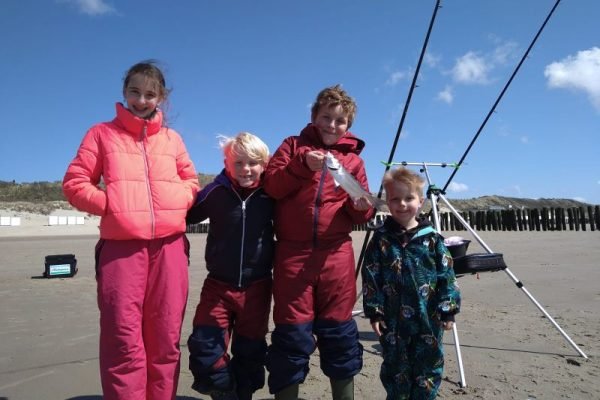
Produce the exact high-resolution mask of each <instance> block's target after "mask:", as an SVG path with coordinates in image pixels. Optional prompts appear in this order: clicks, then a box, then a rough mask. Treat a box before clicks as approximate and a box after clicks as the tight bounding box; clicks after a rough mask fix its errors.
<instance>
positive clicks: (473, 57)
mask: <svg viewBox="0 0 600 400" xmlns="http://www.w3.org/2000/svg"><path fill="white" fill-rule="evenodd" d="M490 69H491V65H489V64H488V63H487V62H486V61H485V59H484V58H483V57H481V56H479V55H477V54H475V53H474V52H472V51H469V52H468V53H467V54H465V55H464V56H462V57H459V58H458V59H457V60H456V64H455V65H454V67H453V68H452V77H453V78H454V80H455V81H457V82H460V83H466V84H484V83H487V82H488V80H489V79H488V76H487V74H488V72H489V70H490Z"/></svg>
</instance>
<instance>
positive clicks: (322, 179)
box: [313, 164, 327, 248]
mask: <svg viewBox="0 0 600 400" xmlns="http://www.w3.org/2000/svg"><path fill="white" fill-rule="evenodd" d="M325 168H327V167H326V166H325V164H323V170H321V177H320V178H319V189H318V190H317V197H316V198H315V217H314V219H313V248H314V247H317V244H318V237H317V233H318V228H319V199H320V198H321V192H322V191H323V184H324V183H325V176H326V175H327V174H324V173H323V172H324V171H325Z"/></svg>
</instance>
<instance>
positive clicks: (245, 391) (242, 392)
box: [235, 387, 254, 400]
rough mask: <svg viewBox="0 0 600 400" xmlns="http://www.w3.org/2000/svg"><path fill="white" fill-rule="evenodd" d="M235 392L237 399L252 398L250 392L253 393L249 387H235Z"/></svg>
mask: <svg viewBox="0 0 600 400" xmlns="http://www.w3.org/2000/svg"><path fill="white" fill-rule="evenodd" d="M235 392H236V394H237V398H238V400H252V394H253V393H254V392H253V391H252V389H250V388H249V387H245V388H237V389H236V391H235Z"/></svg>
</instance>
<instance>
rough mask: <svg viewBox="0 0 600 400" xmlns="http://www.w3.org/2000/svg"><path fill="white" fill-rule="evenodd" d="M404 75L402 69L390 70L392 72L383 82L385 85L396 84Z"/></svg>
mask: <svg viewBox="0 0 600 400" xmlns="http://www.w3.org/2000/svg"><path fill="white" fill-rule="evenodd" d="M405 76H406V74H405V73H404V72H402V71H396V72H392V74H391V75H390V77H389V78H388V80H387V81H385V84H386V85H387V86H396V85H397V84H398V82H400V81H401V80H402V79H404V77H405Z"/></svg>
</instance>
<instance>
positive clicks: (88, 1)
mask: <svg viewBox="0 0 600 400" xmlns="http://www.w3.org/2000/svg"><path fill="white" fill-rule="evenodd" d="M58 2H59V3H69V4H72V5H74V6H75V7H77V9H78V10H79V12H81V13H83V14H87V15H103V14H113V13H116V10H115V8H114V7H113V6H111V5H109V4H108V3H106V2H105V1H104V0H58Z"/></svg>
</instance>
